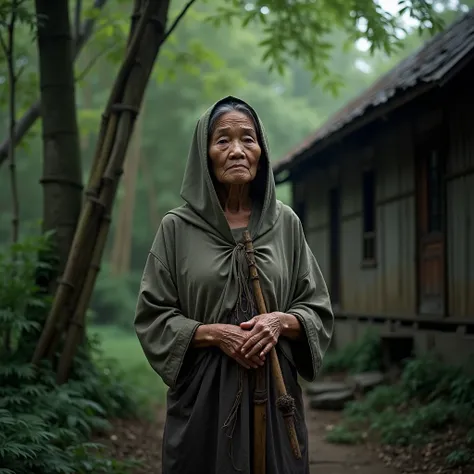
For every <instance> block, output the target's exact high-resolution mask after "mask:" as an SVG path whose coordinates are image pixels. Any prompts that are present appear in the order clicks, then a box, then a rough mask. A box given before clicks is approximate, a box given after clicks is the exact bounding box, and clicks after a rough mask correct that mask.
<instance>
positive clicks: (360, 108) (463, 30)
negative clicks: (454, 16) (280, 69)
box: [274, 8, 474, 173]
mask: <svg viewBox="0 0 474 474" xmlns="http://www.w3.org/2000/svg"><path fill="white" fill-rule="evenodd" d="M472 52H474V8H472V9H471V10H470V11H469V12H468V13H466V14H465V15H463V16H462V17H460V18H459V19H458V20H456V21H455V22H453V24H452V25H450V26H449V27H448V28H446V29H445V30H444V31H442V32H440V33H438V34H437V35H435V36H434V37H433V38H431V39H430V40H428V41H427V42H426V43H425V44H424V45H423V46H422V47H421V48H420V49H419V50H418V51H417V52H415V53H414V54H412V55H410V56H409V57H407V58H406V59H404V60H403V61H401V62H400V63H399V64H398V65H397V66H396V67H394V68H393V69H391V70H390V71H389V72H388V73H386V74H385V75H383V76H382V77H381V78H380V79H378V80H377V81H375V83H374V84H373V85H372V86H370V87H369V88H368V89H366V90H365V91H364V92H363V93H362V94H361V95H360V96H358V97H357V98H356V99H354V100H352V101H350V102H349V103H348V104H347V105H346V106H344V107H342V108H341V109H340V110H339V111H338V112H336V113H335V114H334V115H333V116H332V117H331V118H330V119H329V120H328V121H327V122H326V123H325V124H324V125H323V126H322V127H321V128H319V129H318V130H317V131H316V132H315V133H313V134H312V135H310V136H309V137H308V138H307V139H306V140H304V141H303V143H301V144H299V145H298V146H297V147H296V148H295V149H294V150H292V151H291V152H290V153H289V154H288V155H287V156H286V157H285V158H283V159H282V160H280V161H279V162H278V163H276V164H275V166H274V172H275V173H279V172H281V171H284V170H286V169H288V168H290V167H291V164H292V162H293V161H294V160H296V159H297V158H298V157H299V156H300V155H301V154H302V153H303V152H305V151H307V150H309V149H310V148H311V147H313V146H314V145H315V144H316V143H318V142H320V141H322V140H323V139H326V138H328V137H329V136H331V135H334V134H335V133H336V132H338V131H340V130H341V129H343V128H344V127H345V126H346V125H348V124H350V123H352V122H353V121H355V120H356V119H357V118H360V117H362V116H363V115H364V114H365V113H366V112H367V111H368V110H369V109H370V110H373V109H376V108H377V107H379V106H380V105H381V104H384V103H387V102H388V101H390V99H391V98H393V97H394V96H395V95H398V94H399V93H403V92H407V91H408V90H410V89H413V88H415V87H416V86H419V85H421V84H423V83H424V84H429V83H436V82H437V81H440V80H441V79H443V77H444V76H445V75H446V74H447V73H448V72H450V71H451V70H452V69H453V67H454V66H455V65H456V64H458V63H459V62H460V61H461V60H462V59H463V58H465V57H466V56H467V55H468V54H470V53H472Z"/></svg>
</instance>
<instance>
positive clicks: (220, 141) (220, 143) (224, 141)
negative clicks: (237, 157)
mask: <svg viewBox="0 0 474 474" xmlns="http://www.w3.org/2000/svg"><path fill="white" fill-rule="evenodd" d="M217 143H218V144H219V145H223V144H224V143H227V139H226V138H220V139H219V140H217Z"/></svg>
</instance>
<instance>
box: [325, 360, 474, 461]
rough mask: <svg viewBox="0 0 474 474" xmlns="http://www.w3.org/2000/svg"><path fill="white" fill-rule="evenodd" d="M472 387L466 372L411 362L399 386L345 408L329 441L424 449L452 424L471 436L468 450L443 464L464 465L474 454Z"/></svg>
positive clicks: (455, 453)
mask: <svg viewBox="0 0 474 474" xmlns="http://www.w3.org/2000/svg"><path fill="white" fill-rule="evenodd" d="M473 384H474V376H472V375H468V373H467V372H466V371H465V368H464V370H463V368H462V367H454V366H450V365H446V364H443V363H442V362H441V361H440V360H439V359H438V358H437V357H435V356H434V355H428V356H425V357H421V358H418V359H413V360H411V361H409V362H408V363H407V364H406V366H405V368H404V370H403V373H402V377H401V380H400V382H399V383H398V384H397V385H393V386H380V387H377V388H375V389H374V390H373V391H372V392H369V393H368V394H367V396H366V397H365V398H364V399H362V400H357V401H354V402H351V403H349V404H348V405H347V406H346V408H345V410H344V419H343V422H342V423H341V424H340V425H338V426H337V427H336V428H335V429H334V430H332V431H331V432H330V433H329V434H328V436H327V439H328V441H330V442H333V443H355V442H360V441H363V440H364V439H365V438H366V437H367V436H372V437H375V438H377V439H378V440H379V441H380V442H381V443H382V444H387V445H394V446H408V445H423V444H426V443H427V442H429V441H430V439H431V438H432V436H433V434H435V433H438V432H443V431H445V430H446V428H447V427H448V426H449V425H453V424H454V425H456V426H457V427H465V429H467V430H469V429H470V431H468V434H467V436H466V443H467V445H466V446H465V447H459V449H457V450H456V451H453V452H452V453H451V454H449V455H448V457H447V458H446V465H447V466H450V467H455V466H459V465H463V464H467V463H469V462H470V460H471V459H472V458H473V457H472V456H473V449H474V399H473V396H472V395H473V393H474V385H473Z"/></svg>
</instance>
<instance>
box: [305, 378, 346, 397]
mask: <svg viewBox="0 0 474 474" xmlns="http://www.w3.org/2000/svg"><path fill="white" fill-rule="evenodd" d="M350 388H351V387H350V386H349V385H347V383H345V382H313V383H312V384H309V385H308V386H307V387H306V394H307V395H308V396H310V397H311V396H313V395H321V394H322V393H327V392H340V391H341V390H349V389H350Z"/></svg>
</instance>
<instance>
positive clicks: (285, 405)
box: [243, 230, 301, 474]
mask: <svg viewBox="0 0 474 474" xmlns="http://www.w3.org/2000/svg"><path fill="white" fill-rule="evenodd" d="M243 237H244V243H245V249H246V251H247V257H248V263H249V271H250V278H251V280H252V285H253V291H254V295H255V302H256V304H257V310H258V312H259V314H265V313H266V312H267V308H266V305H265V300H264V298H263V293H262V288H261V287H260V280H259V277H258V271H257V264H256V263H255V256H254V254H255V251H254V248H253V243H252V238H251V237H250V232H249V231H247V230H246V231H244V233H243ZM270 367H271V371H272V375H273V378H274V379H275V383H276V389H277V393H278V398H277V408H278V409H279V410H280V412H281V414H282V415H283V418H284V420H285V423H286V429H287V432H288V437H289V439H290V444H291V449H292V451H293V455H294V456H295V458H296V459H301V450H300V445H299V443H298V438H297V436H296V429H295V420H294V414H295V400H294V398H293V397H292V396H291V395H289V394H288V393H287V391H286V387H285V381H284V380H283V374H282V373H281V367H280V361H279V360H278V355H277V353H276V350H275V348H274V347H272V349H271V351H270ZM259 371H261V372H263V371H262V368H259V369H257V383H256V391H257V390H258V388H259V386H258V382H259ZM264 376H265V374H264V372H263V377H264ZM263 383H265V379H263ZM257 406H258V405H257V404H255V415H257ZM264 407H265V405H264ZM257 423H262V421H261V418H257V416H255V425H254V430H255V435H257V434H260V433H261V431H260V430H261V428H260V427H259V426H257ZM264 423H266V420H265V421H264ZM265 430H266V427H265ZM265 434H266V431H265ZM257 443H259V444H258V448H259V449H263V453H265V444H263V446H261V444H260V441H259V440H258V439H257V436H255V440H254V444H255V448H257ZM260 446H261V447H260ZM257 453H259V454H260V453H261V451H255V453H254V463H255V458H256V457H258V456H257ZM264 463H265V461H264ZM264 466H265V464H264ZM260 472H262V473H264V472H265V471H264V470H263V471H257V470H254V474H257V473H260Z"/></svg>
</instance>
